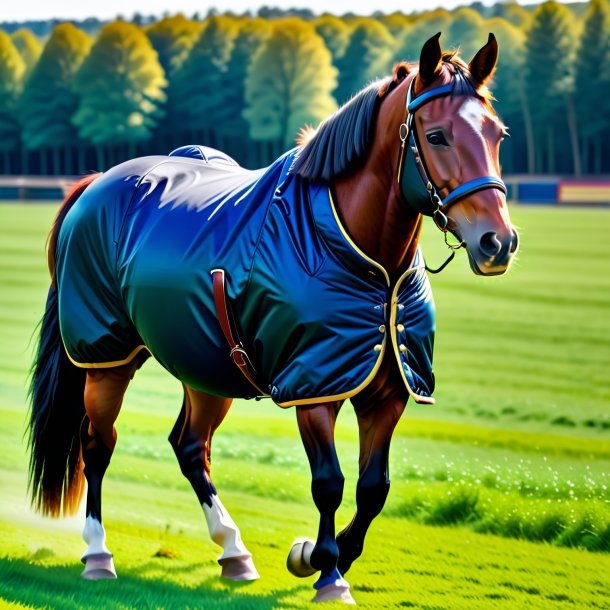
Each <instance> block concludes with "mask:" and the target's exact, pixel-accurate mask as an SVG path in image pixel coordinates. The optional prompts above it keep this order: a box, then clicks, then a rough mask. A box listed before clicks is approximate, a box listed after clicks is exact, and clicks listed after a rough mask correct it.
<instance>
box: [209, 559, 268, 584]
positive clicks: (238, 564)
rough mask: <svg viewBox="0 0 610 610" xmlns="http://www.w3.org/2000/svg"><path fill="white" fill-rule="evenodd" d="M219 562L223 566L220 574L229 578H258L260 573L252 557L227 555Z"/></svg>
mask: <svg viewBox="0 0 610 610" xmlns="http://www.w3.org/2000/svg"><path fill="white" fill-rule="evenodd" d="M218 563H219V564H220V565H221V567H222V572H221V574H220V576H221V577H222V578H227V579H229V580H240V581H243V580H258V579H259V578H260V575H259V573H258V570H257V569H256V568H255V567H254V562H253V561H252V557H251V556H249V555H247V556H245V557H226V558H225V559H219V560H218Z"/></svg>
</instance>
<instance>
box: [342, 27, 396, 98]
mask: <svg viewBox="0 0 610 610" xmlns="http://www.w3.org/2000/svg"><path fill="white" fill-rule="evenodd" d="M395 46H396V41H395V39H394V38H393V37H392V35H391V34H390V32H389V31H388V29H387V28H386V27H385V26H384V25H383V24H382V23H380V22H379V21H377V20H375V19H370V18H367V17H362V18H360V19H357V20H355V21H354V22H353V23H352V32H351V36H350V41H349V44H348V46H347V48H346V50H345V53H344V54H343V56H342V57H341V58H340V59H339V60H338V62H337V66H338V68H339V85H338V87H337V101H338V102H339V103H344V102H346V101H347V100H348V99H349V98H350V97H351V96H352V95H354V94H356V93H358V91H359V90H360V89H361V88H362V87H363V86H364V85H366V84H367V83H368V82H370V81H372V80H375V79H377V78H381V77H383V76H386V75H387V74H388V73H389V72H390V71H391V67H392V66H391V64H392V58H393V57H394V53H395V50H396V49H395Z"/></svg>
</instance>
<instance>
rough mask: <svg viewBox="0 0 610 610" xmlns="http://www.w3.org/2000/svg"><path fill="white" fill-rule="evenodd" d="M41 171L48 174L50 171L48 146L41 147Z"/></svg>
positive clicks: (45, 174)
mask: <svg viewBox="0 0 610 610" xmlns="http://www.w3.org/2000/svg"><path fill="white" fill-rule="evenodd" d="M39 150H40V173H41V174H42V175H43V176H47V175H48V173H49V156H48V154H47V153H48V152H49V151H48V150H47V149H46V148H40V149H39Z"/></svg>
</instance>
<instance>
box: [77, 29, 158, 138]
mask: <svg viewBox="0 0 610 610" xmlns="http://www.w3.org/2000/svg"><path fill="white" fill-rule="evenodd" d="M165 84H166V81H165V78H164V76H163V69H162V68H161V65H160V64H159V60H158V58H157V53H156V51H155V50H154V49H153V47H152V45H151V43H150V41H149V40H148V38H147V37H146V35H145V34H144V33H143V32H142V30H141V29H140V28H139V27H137V26H136V25H133V24H131V23H125V22H124V21H115V22H113V23H110V24H108V25H106V26H104V28H103V29H102V31H101V32H100V35H99V37H98V39H97V40H96V42H95V44H94V45H93V47H92V48H91V52H90V54H89V55H88V56H87V58H86V59H85V61H84V62H83V64H82V66H81V68H80V70H79V71H78V73H77V75H76V85H75V87H76V90H77V91H78V93H79V96H80V102H79V107H78V110H77V112H76V114H75V115H74V119H73V120H74V124H75V125H76V126H77V128H78V130H79V134H80V136H81V137H82V138H83V139H85V140H89V141H91V142H93V143H94V144H110V143H123V142H134V141H137V140H146V139H148V138H150V136H151V134H152V130H153V129H154V128H155V126H156V124H157V121H158V118H159V116H160V114H161V113H160V110H159V107H160V105H161V103H162V102H163V100H164V99H165V94H164V93H163V88H164V87H165Z"/></svg>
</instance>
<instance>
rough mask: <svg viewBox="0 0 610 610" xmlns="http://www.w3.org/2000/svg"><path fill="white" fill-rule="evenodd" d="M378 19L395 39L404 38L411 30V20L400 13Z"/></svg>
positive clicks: (381, 16)
mask: <svg viewBox="0 0 610 610" xmlns="http://www.w3.org/2000/svg"><path fill="white" fill-rule="evenodd" d="M378 19H379V21H381V23H383V25H385V27H386V28H388V30H389V32H390V34H392V36H394V38H396V39H398V38H400V37H401V36H404V35H405V34H407V32H408V31H409V30H410V29H411V22H412V20H411V18H410V17H409V16H407V15H405V14H404V13H401V12H395V13H390V14H389V15H380V16H379V17H378Z"/></svg>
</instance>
